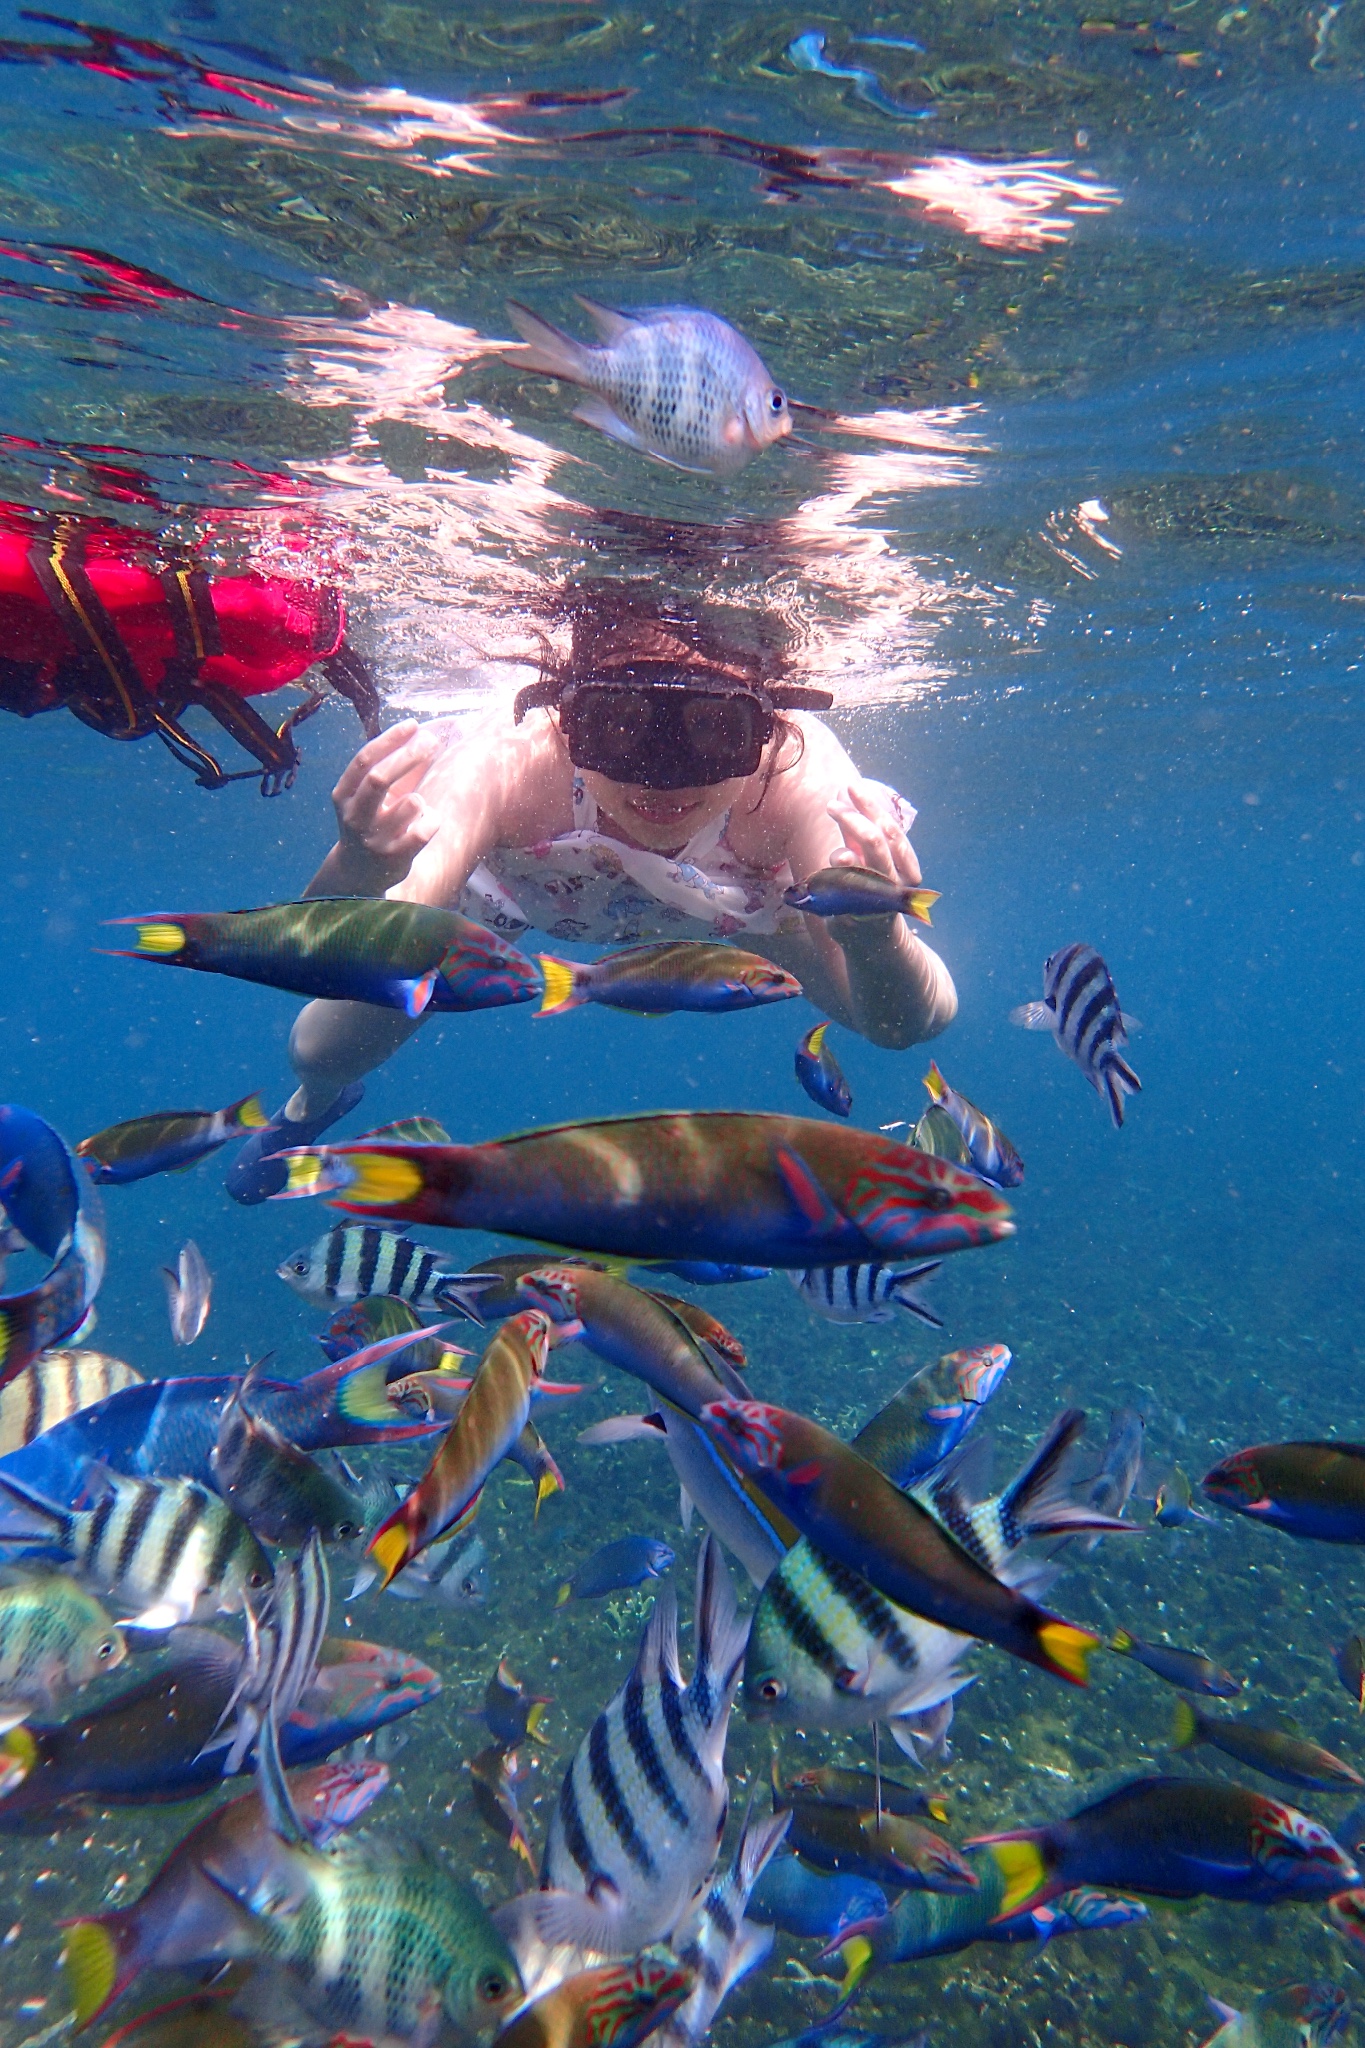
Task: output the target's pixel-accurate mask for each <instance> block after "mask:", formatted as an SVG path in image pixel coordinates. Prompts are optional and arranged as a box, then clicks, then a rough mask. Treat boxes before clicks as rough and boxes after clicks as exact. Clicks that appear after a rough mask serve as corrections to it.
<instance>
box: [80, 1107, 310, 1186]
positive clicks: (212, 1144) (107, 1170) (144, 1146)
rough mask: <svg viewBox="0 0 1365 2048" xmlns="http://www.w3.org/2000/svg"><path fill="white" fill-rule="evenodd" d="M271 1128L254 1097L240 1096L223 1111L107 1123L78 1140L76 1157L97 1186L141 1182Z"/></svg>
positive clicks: (167, 1113)
mask: <svg viewBox="0 0 1365 2048" xmlns="http://www.w3.org/2000/svg"><path fill="white" fill-rule="evenodd" d="M270 1128H271V1126H270V1122H269V1119H268V1118H267V1116H266V1114H265V1111H264V1110H263V1109H262V1108H261V1098H260V1096H259V1095H244V1096H243V1097H242V1099H241V1101H240V1102H231V1103H229V1104H228V1106H227V1108H226V1109H166V1110H162V1111H160V1112H159V1113H158V1114H156V1115H154V1116H137V1117H132V1118H130V1119H129V1120H128V1121H127V1122H126V1123H121V1124H110V1126H109V1128H108V1130H107V1131H97V1132H96V1133H95V1135H94V1137H93V1138H82V1139H81V1142H80V1144H79V1145H78V1146H77V1147H76V1155H77V1157H78V1158H80V1159H83V1160H84V1161H85V1163H86V1167H87V1169H88V1171H89V1174H90V1177H91V1179H92V1180H95V1181H98V1182H99V1184H100V1186H101V1187H107V1186H110V1185H112V1184H114V1183H123V1182H126V1181H132V1180H146V1179H147V1177H148V1175H149V1174H153V1173H179V1172H180V1171H181V1169H182V1168H184V1167H186V1166H193V1165H195V1163H196V1162H197V1161H198V1160H200V1159H204V1158H207V1156H208V1154H209V1153H210V1152H216V1151H217V1150H218V1147H219V1146H220V1145H226V1144H227V1143H228V1141H229V1140H230V1139H232V1138H242V1137H245V1136H246V1134H247V1132H248V1131H267V1130H269V1129H270Z"/></svg>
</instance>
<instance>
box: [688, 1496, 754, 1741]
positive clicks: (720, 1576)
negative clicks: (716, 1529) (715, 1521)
mask: <svg viewBox="0 0 1365 2048" xmlns="http://www.w3.org/2000/svg"><path fill="white" fill-rule="evenodd" d="M748 1641H749V1621H748V1617H747V1616H741V1615H740V1614H739V1613H738V1612H737V1610H736V1606H735V1589H734V1587H733V1585H732V1584H731V1582H730V1574H729V1572H728V1571H727V1570H726V1567H725V1554H724V1552H723V1551H722V1549H721V1547H720V1544H719V1542H718V1541H717V1540H716V1538H715V1536H713V1535H712V1534H711V1532H710V1531H709V1530H708V1531H707V1534H706V1537H705V1539H704V1541H703V1543H702V1546H701V1549H700V1550H699V1551H698V1552H697V1605H696V1623H695V1629H694V1633H693V1642H694V1646H695V1651H696V1661H695V1663H694V1665H693V1668H692V1683H691V1684H690V1685H689V1687H688V1689H687V1695H688V1700H689V1702H690V1704H691V1705H692V1706H693V1707H694V1708H695V1710H696V1712H697V1714H698V1716H699V1718H700V1719H701V1721H702V1722H703V1723H704V1725H705V1726H706V1727H708V1728H710V1727H713V1726H715V1725H717V1724H719V1725H720V1726H722V1727H723V1726H724V1721H725V1716H726V1714H727V1713H728V1712H729V1707H730V1701H731V1699H732V1697H733V1695H734V1688H735V1686H736V1685H737V1684H738V1682H739V1675H740V1672H741V1671H742V1669H743V1667H744V1651H745V1648H746V1646H747V1644H748Z"/></svg>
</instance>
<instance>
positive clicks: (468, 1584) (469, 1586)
mask: <svg viewBox="0 0 1365 2048" xmlns="http://www.w3.org/2000/svg"><path fill="white" fill-rule="evenodd" d="M476 1590H477V1588H476V1583H475V1581H474V1580H473V1579H461V1581H460V1591H461V1592H462V1593H463V1594H464V1596H465V1598H466V1599H472V1598H473V1596H474V1593H475V1591H476Z"/></svg>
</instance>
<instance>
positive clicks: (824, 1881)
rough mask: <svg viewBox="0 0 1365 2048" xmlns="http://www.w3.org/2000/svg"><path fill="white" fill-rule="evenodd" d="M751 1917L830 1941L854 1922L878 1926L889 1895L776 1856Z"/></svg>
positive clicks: (751, 1908) (752, 1902)
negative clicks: (861, 1921)
mask: <svg viewBox="0 0 1365 2048" xmlns="http://www.w3.org/2000/svg"><path fill="white" fill-rule="evenodd" d="M945 1896H948V1895H947V1894H945ZM749 1911H750V1913H751V1914H752V1915H753V1917H754V1919H755V1920H757V1921H758V1922H759V1923H760V1924H761V1925H766V1926H770V1927H776V1928H779V1929H780V1930H781V1932H782V1933H783V1934H794V1935H797V1936H798V1937H801V1938H803V1939H805V1940H811V1939H812V1938H814V1937H815V1936H817V1935H818V1936H820V1937H821V1938H822V1939H823V1940H826V1941H828V1940H829V1939H830V1937H831V1936H832V1935H836V1934H841V1933H842V1932H843V1930H844V1928H846V1927H847V1926H849V1925H850V1923H851V1922H852V1921H854V1920H879V1919H880V1918H881V1916H882V1915H883V1914H884V1913H885V1911H886V1894H885V1892H883V1891H882V1890H881V1888H880V1886H878V1885H875V1884H870V1883H869V1882H868V1881H867V1879H866V1878H862V1877H846V1876H835V1875H831V1874H830V1873H829V1872H828V1871H824V1870H812V1869H811V1867H810V1865H809V1864H808V1863H803V1862H802V1861H801V1859H800V1857H799V1856H774V1857H773V1859H772V1861H771V1863H769V1865H768V1867H767V1869H766V1870H765V1871H764V1872H763V1874H762V1876H761V1877H760V1878H759V1880H758V1883H757V1884H756V1885H755V1886H754V1889H753V1894H752V1896H751V1897H750V1900H749Z"/></svg>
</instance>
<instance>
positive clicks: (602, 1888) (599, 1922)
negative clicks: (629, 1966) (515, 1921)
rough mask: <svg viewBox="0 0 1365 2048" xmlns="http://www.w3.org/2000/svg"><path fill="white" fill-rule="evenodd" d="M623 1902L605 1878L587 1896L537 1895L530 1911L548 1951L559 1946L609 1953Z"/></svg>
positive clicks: (579, 1894) (584, 1894)
mask: <svg viewBox="0 0 1365 2048" xmlns="http://www.w3.org/2000/svg"><path fill="white" fill-rule="evenodd" d="M624 1903H625V1902H624V1900H623V1899H622V1897H621V1894H620V1892H618V1891H617V1889H616V1886H615V1885H614V1884H613V1883H612V1882H611V1879H610V1878H608V1877H599V1878H598V1879H597V1883H596V1890H595V1891H594V1892H592V1893H588V1892H558V1891H547V1892H537V1893H536V1894H535V1899H534V1903H533V1905H532V1907H531V1914H532V1918H533V1919H534V1921H535V1925H536V1932H537V1934H538V1935H539V1936H540V1938H541V1940H542V1941H543V1942H544V1943H545V1944H546V1946H547V1947H548V1948H558V1947H559V1946H561V1945H565V1946H572V1947H574V1948H586V1949H594V1950H596V1951H597V1952H598V1953H599V1954H605V1953H609V1952H610V1950H611V1948H612V1944H613V1937H614V1931H615V1928H616V1925H617V1923H618V1921H619V1920H620V1917H621V1913H622V1911H623V1909H624Z"/></svg>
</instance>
